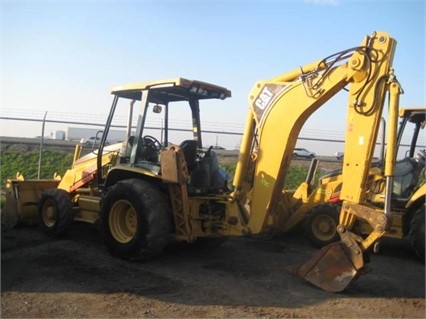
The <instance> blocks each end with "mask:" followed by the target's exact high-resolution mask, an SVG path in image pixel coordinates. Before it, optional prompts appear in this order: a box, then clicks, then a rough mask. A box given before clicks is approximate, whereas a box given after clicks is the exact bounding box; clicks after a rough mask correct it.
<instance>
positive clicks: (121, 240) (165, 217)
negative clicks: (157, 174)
mask: <svg viewBox="0 0 426 319" xmlns="http://www.w3.org/2000/svg"><path fill="white" fill-rule="evenodd" d="M171 223H172V219H171V209H170V205H169V203H168V201H167V198H166V197H165V196H164V195H163V194H162V193H161V192H160V191H159V190H157V189H156V188H154V187H153V186H152V185H151V184H149V183H148V182H146V181H143V180H139V179H129V180H124V181H120V182H118V183H117V184H115V185H114V186H112V187H111V188H110V189H109V190H108V192H107V194H106V195H105V198H104V199H103V201H102V206H101V215H100V226H101V232H102V236H103V239H104V241H105V244H106V245H107V247H108V250H109V251H110V253H111V254H112V255H113V256H116V257H119V258H122V259H127V260H141V259H142V260H144V259H149V258H152V257H154V256H156V255H158V254H160V253H161V252H162V251H163V249H164V247H165V246H166V245H167V243H168V241H169V235H170V231H171Z"/></svg>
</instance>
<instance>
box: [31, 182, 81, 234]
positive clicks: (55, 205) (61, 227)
mask: <svg viewBox="0 0 426 319" xmlns="http://www.w3.org/2000/svg"><path fill="white" fill-rule="evenodd" d="M38 221H39V225H40V227H41V229H42V230H43V231H44V232H45V233H46V234H47V235H49V236H60V235H62V234H64V233H65V232H66V231H67V230H68V228H69V227H70V226H71V224H72V223H73V221H74V215H73V211H72V202H71V196H70V194H69V193H68V192H66V191H64V190H62V189H59V188H54V189H48V190H46V191H45V192H43V194H42V195H41V198H40V201H39V203H38Z"/></svg>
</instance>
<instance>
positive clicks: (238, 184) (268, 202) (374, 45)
mask: <svg viewBox="0 0 426 319" xmlns="http://www.w3.org/2000/svg"><path fill="white" fill-rule="evenodd" d="M395 47H396V41H395V40H394V39H392V38H391V37H390V36H389V35H388V34H386V33H384V32H377V33H374V34H373V35H372V36H367V37H366V38H365V39H364V41H363V42H362V44H361V45H360V46H359V47H355V48H352V49H349V50H345V51H342V52H340V53H338V54H336V55H334V56H331V57H329V58H326V59H324V60H319V61H317V62H314V63H311V64H308V65H306V66H304V67H301V68H300V69H299V70H294V71H291V72H289V73H286V74H283V75H281V76H278V77H275V78H273V79H270V80H268V81H264V82H258V83H257V84H256V85H255V86H254V88H253V89H252V91H251V93H250V95H249V104H250V112H249V114H248V116H247V119H246V125H245V131H244V137H243V140H242V145H241V150H240V155H239V160H238V164H237V168H236V172H235V177H234V187H235V190H234V193H233V196H234V198H235V199H236V200H239V201H240V203H241V206H244V208H245V210H246V215H247V216H248V223H247V227H248V229H249V232H251V233H253V234H257V233H259V232H261V231H262V230H264V229H266V228H268V227H269V226H274V225H278V224H279V225H285V223H286V222H287V221H288V219H289V217H290V216H291V214H292V205H289V204H288V199H286V198H285V196H283V191H282V190H283V185H284V182H285V179H286V177H287V175H288V170H289V166H290V162H291V158H292V154H293V150H294V148H295V144H296V141H297V138H298V136H299V133H300V130H301V128H302V126H303V124H304V123H305V122H306V120H307V119H308V118H309V117H310V116H311V115H312V114H313V113H314V112H315V111H316V110H318V109H319V108H320V107H321V106H323V105H324V104H325V103H326V102H327V101H328V100H329V99H330V98H331V97H332V96H334V95H335V94H336V93H338V92H340V91H341V90H342V89H343V88H345V87H346V86H348V105H347V125H346V137H345V162H344V164H343V176H342V179H343V185H344V189H343V190H342V199H343V200H344V201H345V203H346V204H347V205H344V209H343V214H342V215H343V217H342V220H341V225H340V227H339V229H341V230H342V232H341V233H342V241H343V243H344V245H345V247H351V248H344V251H345V254H347V255H348V258H349V259H350V260H351V262H352V263H353V264H354V268H355V269H354V270H353V269H352V268H351V269H350V271H349V272H350V275H349V276H346V279H345V281H344V282H343V283H339V284H335V283H332V284H331V286H329V285H328V284H324V280H325V281H333V280H334V279H335V278H336V277H338V275H336V274H335V273H329V274H327V273H325V274H324V275H323V274H319V275H318V278H319V279H318V280H317V279H315V278H314V279H311V278H307V277H308V276H307V273H308V272H309V271H311V270H312V268H309V267H308V268H309V270H308V271H306V273H302V274H300V273H299V275H301V276H302V277H304V278H305V279H308V280H309V281H310V282H312V283H313V284H315V285H317V286H320V287H321V288H323V289H325V290H329V291H340V290H343V289H344V288H345V287H346V286H347V285H349V283H350V282H349V281H351V280H352V278H353V277H356V275H357V273H358V270H359V269H361V268H362V267H363V264H364V263H363V260H362V253H361V252H362V251H363V250H365V249H366V248H368V247H369V246H370V245H371V243H372V242H373V241H374V240H376V239H377V238H379V237H380V236H382V235H383V233H384V231H385V229H386V227H388V219H387V217H386V215H385V214H383V212H378V211H375V210H371V209H369V208H368V207H366V206H364V205H363V202H364V199H365V191H364V189H365V187H364V184H365V182H366V179H367V176H368V171H369V167H370V164H371V160H372V157H373V153H374V146H375V142H376V138H377V134H378V130H379V126H380V125H379V124H380V120H381V117H382V115H383V114H382V113H383V108H384V104H385V103H384V102H385V98H386V92H388V91H389V90H391V91H392V92H391V93H392V94H391V95H392V97H391V99H390V100H391V101H390V106H389V107H390V109H389V116H390V121H389V122H390V123H391V124H390V126H391V127H395V129H390V130H389V131H390V132H391V136H389V138H388V143H390V144H392V145H395V139H396V134H395V132H396V121H397V115H398V97H399V92H400V87H399V85H398V82H397V81H396V79H395V77H394V76H393V71H392V69H391V64H392V60H393V56H394V51H395ZM393 152H394V150H393V149H388V153H387V157H386V158H387V160H386V164H387V165H386V167H387V169H386V174H387V176H389V179H391V176H392V174H393V171H392V169H393V168H392V167H393V157H392V154H393ZM249 154H255V156H253V155H252V156H250V155H249ZM250 158H255V160H254V163H253V162H250ZM253 166H254V169H253ZM250 171H252V172H253V173H252V174H250V173H249V172H250ZM360 215H362V217H363V218H366V219H367V220H368V221H369V222H370V223H371V224H372V226H373V229H377V230H378V231H377V232H376V233H375V234H374V235H372V237H371V238H369V239H368V241H367V242H365V243H361V247H359V246H358V244H357V243H356V242H355V240H354V239H353V238H354V237H352V236H349V235H348V234H349V232H348V231H347V229H348V228H349V227H350V226H351V225H352V223H353V222H354V221H355V219H356V216H360ZM378 225H379V226H378ZM342 245H343V244H342ZM353 254H356V257H354V256H353ZM358 255H360V256H361V257H360V258H361V259H360V258H359V257H358ZM325 259H327V258H325ZM318 260H321V258H317V260H316V262H314V263H313V266H315V265H317V264H318ZM351 267H352V265H351ZM332 268H333V267H330V265H327V266H326V267H325V269H324V272H327V269H332ZM304 271H305V269H304ZM327 276H329V278H328V279H327Z"/></svg>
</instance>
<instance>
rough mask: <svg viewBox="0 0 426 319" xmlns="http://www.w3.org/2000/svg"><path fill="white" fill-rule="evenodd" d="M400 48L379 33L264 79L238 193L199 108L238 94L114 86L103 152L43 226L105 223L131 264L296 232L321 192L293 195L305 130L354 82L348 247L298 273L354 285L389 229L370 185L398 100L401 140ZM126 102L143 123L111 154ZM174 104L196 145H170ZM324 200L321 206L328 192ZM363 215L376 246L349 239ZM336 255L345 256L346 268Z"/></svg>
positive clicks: (337, 286) (55, 200)
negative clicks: (294, 164) (206, 139)
mask: <svg viewBox="0 0 426 319" xmlns="http://www.w3.org/2000/svg"><path fill="white" fill-rule="evenodd" d="M395 47H396V41H395V40H394V39H393V38H391V37H390V36H389V35H388V34H387V33H385V32H375V33H374V34H373V35H371V36H367V37H365V39H364V40H363V42H362V43H361V45H360V46H358V47H355V48H352V49H348V50H345V51H342V52H339V53H337V54H335V55H332V56H330V57H328V58H326V59H322V60H318V61H315V62H313V63H310V64H308V65H305V66H302V67H300V68H298V69H296V70H293V71H290V72H287V73H284V74H282V75H280V76H277V77H274V78H272V79H269V80H266V81H260V82H258V83H256V84H255V85H254V87H253V89H252V90H251V92H250V94H249V99H248V101H249V110H248V114H247V117H246V122H245V123H246V124H245V128H244V134H243V138H242V142H241V147H240V150H239V157H238V163H237V166H236V171H235V175H234V177H233V180H232V186H231V185H230V182H231V180H230V179H228V178H227V177H225V176H224V174H223V172H222V171H221V169H220V167H219V166H218V163H217V157H216V155H215V153H214V150H212V149H211V148H210V149H208V150H206V149H205V148H203V144H202V130H201V125H200V113H199V104H200V101H202V100H205V99H226V98H229V97H230V96H231V92H230V91H229V90H227V89H226V88H223V87H220V86H217V85H213V84H209V83H206V82H201V81H193V80H187V79H183V78H175V79H168V80H163V81H153V82H141V83H135V84H129V85H123V86H119V87H116V88H114V89H113V90H112V91H111V93H112V94H113V96H114V101H113V105H112V107H111V110H110V114H109V116H108V119H107V123H106V126H105V129H104V134H103V135H102V140H101V142H100V147H99V150H98V151H97V156H96V157H95V158H90V159H88V158H87V159H84V158H82V159H79V160H76V161H75V162H74V164H73V167H72V168H71V169H70V171H68V172H67V173H66V174H65V176H64V178H63V179H62V181H61V183H60V184H59V186H58V188H57V189H54V190H48V191H46V192H44V193H43V194H42V196H41V198H40V203H39V214H40V215H41V216H42V218H41V220H43V221H46V222H45V223H44V225H42V226H43V227H44V230H46V231H47V232H48V233H51V234H54V235H58V234H60V233H61V232H62V231H63V230H64V229H65V226H67V224H68V223H69V221H70V220H72V219H74V220H76V219H77V220H83V221H87V222H99V224H100V229H101V232H102V234H103V237H104V239H105V242H106V245H107V246H108V248H109V250H110V252H111V253H112V254H113V255H115V256H118V257H121V258H124V259H146V258H150V257H151V256H153V255H156V254H158V253H160V252H161V250H162V248H164V246H165V245H166V241H167V239H168V238H170V234H173V237H174V238H175V239H177V240H180V241H187V242H192V241H195V240H197V238H201V237H227V236H248V235H252V236H254V235H258V234H264V233H267V232H276V231H283V230H286V227H288V224H289V221H290V220H291V218H292V216H293V215H294V214H295V212H296V211H297V208H298V207H300V205H301V204H302V202H303V201H304V200H305V201H307V200H308V195H310V193H309V192H310V190H309V188H310V185H309V183H306V184H303V185H301V187H300V188H299V190H297V191H296V192H294V191H285V190H283V185H284V182H285V179H286V177H287V175H288V171H289V166H290V162H291V158H292V154H293V150H294V148H295V144H296V141H297V138H298V135H299V133H300V130H301V128H302V126H303V125H304V123H305V122H306V120H307V119H308V118H309V117H310V116H311V115H312V114H313V113H314V112H315V111H316V110H318V109H319V108H320V107H321V106H323V105H324V104H325V103H326V102H327V101H328V100H329V99H330V98H332V97H333V96H334V95H335V94H336V93H338V92H340V91H342V90H343V89H344V88H345V87H348V105H347V125H346V137H345V140H346V142H345V160H344V166H343V173H342V176H341V181H342V185H343V187H342V190H341V193H340V198H341V199H342V200H343V201H344V202H343V206H342V212H341V214H340V216H341V225H339V227H338V231H339V234H340V235H341V237H342V242H340V243H339V245H338V246H337V245H333V246H331V247H328V248H327V250H326V251H321V253H320V254H319V255H318V256H315V257H314V259H313V260H311V261H310V262H308V263H307V264H305V265H303V266H301V267H297V268H295V269H294V273H295V274H297V275H298V276H301V277H303V278H305V279H307V280H308V281H309V282H311V283H312V284H314V285H316V286H318V287H320V288H322V289H324V290H327V291H342V290H344V289H345V288H346V287H347V286H348V285H349V284H350V283H351V282H352V281H353V280H354V279H355V278H357V276H358V274H359V271H360V270H361V269H362V268H363V266H364V260H363V259H362V256H363V252H364V251H366V250H367V249H368V248H369V247H370V246H371V245H372V244H373V243H374V242H375V241H376V240H378V239H379V238H380V237H381V236H383V235H384V234H385V233H386V230H387V229H388V225H389V219H388V215H389V211H388V208H387V205H385V208H384V209H381V208H377V207H371V206H370V205H367V204H366V188H365V184H366V181H367V177H368V173H369V168H370V165H371V159H372V156H373V147H374V144H375V143H376V138H377V133H378V128H379V121H380V119H381V117H382V115H383V114H382V113H383V108H384V104H385V103H384V102H385V98H386V94H387V93H388V94H389V105H388V114H389V118H388V123H389V124H388V126H389V130H388V132H389V135H388V139H387V141H388V144H390V145H395V143H396V142H395V140H396V126H397V125H396V124H397V117H398V108H399V94H400V87H399V84H398V82H397V81H396V78H395V76H394V74H393V70H392V67H391V65H392V60H393V56H394V50H395ZM122 100H126V101H128V102H129V104H130V112H129V114H132V110H133V106H134V104H135V103H140V108H139V113H138V114H137V117H136V119H137V123H136V126H134V125H133V124H132V123H133V121H132V119H133V118H134V117H133V118H132V117H130V118H129V121H128V123H129V125H128V129H127V136H126V140H125V141H124V142H123V145H122V148H121V149H120V150H118V148H116V149H114V150H109V149H108V147H107V146H106V140H107V135H108V131H109V129H110V127H111V123H112V121H113V118H114V114H115V110H116V108H117V107H118V106H117V105H119V101H122ZM174 102H185V103H189V106H190V110H191V116H192V123H193V127H192V132H193V138H192V140H191V141H189V142H188V143H181V144H179V145H176V144H174V143H171V142H170V141H169V138H168V131H169V127H168V125H169V124H168V118H169V112H170V111H171V109H172V108H173V106H172V105H173V104H174ZM148 109H152V110H153V112H154V113H160V112H162V110H163V109H164V135H163V136H162V138H161V141H158V140H157V139H156V138H154V137H153V136H149V135H145V134H146V131H147V129H146V128H145V124H146V118H147V114H148V113H147V110H148ZM134 128H135V130H134V132H133V129H134ZM191 142H193V143H191ZM191 144H193V146H194V147H195V148H194V149H192V151H193V152H192V153H191V152H189V151H188V150H191ZM194 152H196V153H197V154H196V155H197V156H195V155H194V154H195V153H194ZM393 153H394V150H393V149H392V148H391V147H389V148H388V152H387V157H386V165H385V168H384V170H385V176H386V178H388V177H389V178H391V177H392V175H393V167H394V162H393ZM191 154H192V155H191ZM95 163H96V166H95ZM346 181H350V182H348V183H346ZM315 196H316V198H315V200H312V202H315V201H317V200H319V198H321V197H322V196H325V195H324V194H321V193H318V194H316V195H315ZM386 196H387V195H386ZM386 200H389V199H386ZM357 218H364V219H366V220H368V221H369V223H370V225H371V227H372V228H373V231H372V232H371V233H370V235H369V236H368V237H367V238H366V239H363V240H359V238H358V237H357V236H355V235H353V234H352V233H351V232H350V229H351V227H352V225H353V223H354V222H355V220H356V219H357ZM336 260H340V262H339V263H338V266H339V267H338V268H336V263H335V262H336Z"/></svg>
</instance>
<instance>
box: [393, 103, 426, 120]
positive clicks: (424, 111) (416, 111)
mask: <svg viewBox="0 0 426 319" xmlns="http://www.w3.org/2000/svg"><path fill="white" fill-rule="evenodd" d="M407 115H409V116H410V118H409V121H410V122H412V123H421V122H424V121H425V116H426V108H424V107H419V108H400V109H399V116H400V117H406V116H407Z"/></svg>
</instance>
